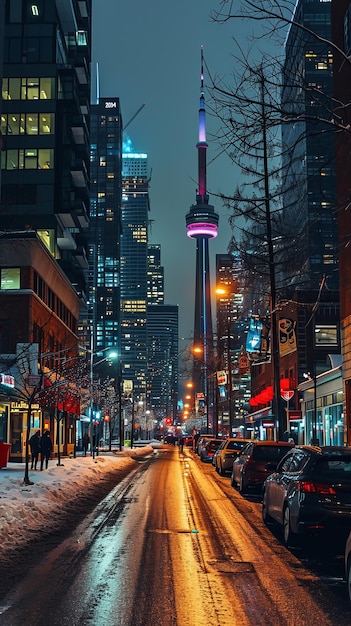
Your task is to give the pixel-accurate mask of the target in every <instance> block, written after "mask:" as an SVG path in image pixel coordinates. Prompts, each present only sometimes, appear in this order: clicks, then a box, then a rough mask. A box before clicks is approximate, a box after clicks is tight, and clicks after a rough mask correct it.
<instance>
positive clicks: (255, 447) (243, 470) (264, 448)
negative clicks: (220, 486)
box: [231, 441, 294, 494]
mask: <svg viewBox="0 0 351 626" xmlns="http://www.w3.org/2000/svg"><path fill="white" fill-rule="evenodd" d="M293 446H294V444H293V443H288V442H286V441H251V442H250V443H248V444H247V445H246V446H245V447H244V448H243V449H242V450H241V452H239V454H238V456H237V457H236V459H235V460H234V462H233V469H232V476H231V484H232V486H233V487H238V488H239V491H240V493H243V494H244V493H247V492H248V490H249V489H250V488H255V489H256V490H257V489H261V488H262V486H263V483H264V481H265V480H266V478H267V476H269V474H271V473H272V472H273V471H274V470H275V468H276V467H277V465H278V463H279V461H281V459H282V458H283V457H284V456H285V455H286V454H287V452H289V450H291V448H292V447H293Z"/></svg>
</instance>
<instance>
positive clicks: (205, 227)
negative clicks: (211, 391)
mask: <svg viewBox="0 0 351 626" xmlns="http://www.w3.org/2000/svg"><path fill="white" fill-rule="evenodd" d="M207 148H208V145H207V142H206V116H205V95H204V51H203V46H201V75H200V107H199V140H198V142H197V144H196V149H197V160H198V188H197V192H196V204H193V205H192V206H191V207H190V210H189V212H188V213H187V214H186V217H185V220H186V228H187V236H188V237H190V238H191V239H195V240H196V275H195V316H194V346H195V347H196V348H200V352H201V357H200V358H198V357H195V356H194V361H193V381H194V385H195V388H196V392H198V393H199V394H200V396H201V397H202V398H203V400H204V402H205V403H206V404H207V376H208V360H209V357H210V355H211V354H212V348H213V332H212V314H211V284H210V264H209V249H208V242H209V240H210V239H213V238H214V237H217V231H218V214H217V213H216V212H215V210H214V207H213V206H211V205H210V204H209V203H208V200H209V198H208V193H207V189H206V151H207ZM200 396H199V397H200ZM208 421H209V415H208V413H207V422H208Z"/></svg>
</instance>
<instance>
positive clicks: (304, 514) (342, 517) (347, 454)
mask: <svg viewBox="0 0 351 626" xmlns="http://www.w3.org/2000/svg"><path fill="white" fill-rule="evenodd" d="M262 517H263V520H264V522H268V521H270V520H273V521H276V522H278V523H279V524H280V525H281V526H282V528H283V538H284V543H285V544H286V545H288V544H290V545H291V544H292V543H294V542H296V541H297V540H298V538H299V537H300V538H301V536H306V535H310V534H316V533H317V534H319V535H321V534H326V533H327V532H332V533H333V538H336V539H338V540H341V539H342V538H346V537H347V534H348V532H349V531H350V528H351V447H336V446H326V447H317V446H298V447H296V448H294V449H293V450H291V451H290V452H289V454H288V455H287V456H286V457H285V459H283V460H282V461H281V463H279V465H278V467H277V469H276V471H275V472H273V473H272V474H271V476H269V477H268V478H267V480H266V481H265V483H264V488H263V503H262Z"/></svg>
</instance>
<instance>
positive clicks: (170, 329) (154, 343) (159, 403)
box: [147, 304, 178, 422]
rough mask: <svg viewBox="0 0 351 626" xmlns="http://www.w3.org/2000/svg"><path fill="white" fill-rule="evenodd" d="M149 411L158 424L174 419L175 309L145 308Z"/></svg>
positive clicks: (176, 316) (176, 332)
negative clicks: (151, 411) (167, 419)
mask: <svg viewBox="0 0 351 626" xmlns="http://www.w3.org/2000/svg"><path fill="white" fill-rule="evenodd" d="M147 346H148V350H147V353H148V361H147V362H148V373H147V387H148V393H147V396H148V399H149V405H148V406H149V408H150V409H152V410H153V411H154V413H155V417H156V418H157V419H158V420H159V421H160V420H163V419H164V418H165V417H166V416H169V417H171V418H172V420H173V422H174V421H175V418H176V411H177V398H178V306H176V305H174V306H173V305H165V304H164V305H150V306H148V307H147Z"/></svg>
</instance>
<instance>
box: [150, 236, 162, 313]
mask: <svg viewBox="0 0 351 626" xmlns="http://www.w3.org/2000/svg"><path fill="white" fill-rule="evenodd" d="M147 258H148V263H147V303H148V305H154V304H164V297H165V287H164V274H165V273H164V267H163V266H162V265H161V246H160V245H159V244H149V245H148V254H147Z"/></svg>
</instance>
